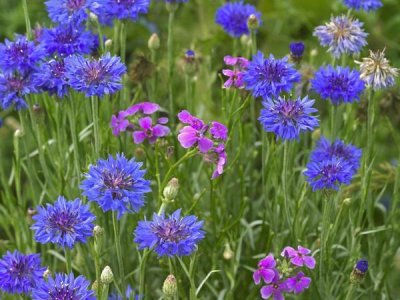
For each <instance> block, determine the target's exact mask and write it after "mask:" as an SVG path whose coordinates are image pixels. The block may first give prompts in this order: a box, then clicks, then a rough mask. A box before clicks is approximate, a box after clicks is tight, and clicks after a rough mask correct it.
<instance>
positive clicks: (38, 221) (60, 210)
mask: <svg viewBox="0 0 400 300" xmlns="http://www.w3.org/2000/svg"><path fill="white" fill-rule="evenodd" d="M37 211H38V213H37V214H36V215H34V216H33V217H32V219H33V220H34V221H35V223H34V224H33V225H32V227H31V228H32V229H33V230H34V231H35V240H36V241H38V242H40V243H42V244H47V243H54V244H58V245H59V246H61V247H63V248H66V247H68V248H72V247H73V246H74V245H75V243H76V242H81V243H86V241H87V238H88V237H90V236H92V235H93V228H94V224H93V222H94V220H95V219H96V217H95V216H94V215H93V214H92V213H91V212H90V210H89V206H88V205H85V204H83V203H82V202H81V200H80V199H75V200H73V201H66V200H65V198H64V197H62V196H60V197H58V199H57V201H56V202H55V203H54V204H47V206H46V207H41V206H39V207H38V208H37Z"/></svg>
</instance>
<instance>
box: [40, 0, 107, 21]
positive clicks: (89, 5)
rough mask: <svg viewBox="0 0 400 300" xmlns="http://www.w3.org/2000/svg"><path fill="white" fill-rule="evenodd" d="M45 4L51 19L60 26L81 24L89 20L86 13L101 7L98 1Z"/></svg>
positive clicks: (52, 0)
mask: <svg viewBox="0 0 400 300" xmlns="http://www.w3.org/2000/svg"><path fill="white" fill-rule="evenodd" d="M45 4H46V7H47V11H48V13H49V17H50V19H51V20H52V21H53V22H55V23H60V24H68V23H70V22H78V23H81V22H82V21H84V20H86V19H87V13H86V11H88V10H90V11H92V10H94V9H95V8H96V7H98V6H99V4H98V3H97V2H96V0H48V1H46V2H45Z"/></svg>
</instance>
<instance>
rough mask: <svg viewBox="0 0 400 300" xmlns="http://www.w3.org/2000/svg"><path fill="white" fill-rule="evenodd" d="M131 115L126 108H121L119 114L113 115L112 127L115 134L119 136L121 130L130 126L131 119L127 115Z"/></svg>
mask: <svg viewBox="0 0 400 300" xmlns="http://www.w3.org/2000/svg"><path fill="white" fill-rule="evenodd" d="M127 116H129V113H127V112H126V111H125V110H121V111H119V112H118V114H117V115H112V116H111V124H110V125H111V128H112V133H113V135H115V136H118V135H119V134H120V133H121V132H123V131H126V129H127V128H128V127H129V126H130V124H131V123H130V122H129V120H127V119H126V117H127Z"/></svg>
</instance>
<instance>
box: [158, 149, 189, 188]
mask: <svg viewBox="0 0 400 300" xmlns="http://www.w3.org/2000/svg"><path fill="white" fill-rule="evenodd" d="M196 152H197V150H196V149H193V150H191V151H188V152H186V154H185V155H184V156H182V157H181V158H180V159H179V160H178V161H177V162H176V163H174V164H173V165H172V166H171V167H170V168H169V170H168V172H167V174H165V176H164V180H163V182H162V184H161V190H163V189H164V188H165V186H166V185H167V183H168V180H169V179H170V178H169V177H170V176H171V173H172V172H173V171H174V170H175V168H176V167H178V166H179V165H180V164H181V163H182V162H184V161H185V160H186V159H188V158H190V157H192V156H193V155H194V154H195V153H196Z"/></svg>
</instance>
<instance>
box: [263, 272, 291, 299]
mask: <svg viewBox="0 0 400 300" xmlns="http://www.w3.org/2000/svg"><path fill="white" fill-rule="evenodd" d="M289 291H290V289H289V287H288V286H287V284H286V281H283V282H280V281H279V276H278V277H275V279H274V281H273V282H271V283H270V284H268V285H265V286H263V287H262V288H261V290H260V292H261V297H262V298H263V299H269V298H270V297H271V296H272V299H273V300H284V299H285V297H283V294H282V293H283V292H289Z"/></svg>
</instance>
